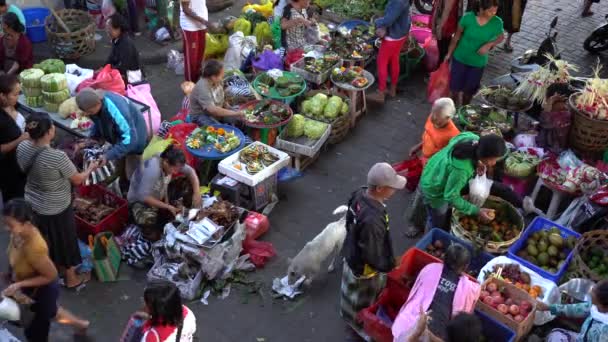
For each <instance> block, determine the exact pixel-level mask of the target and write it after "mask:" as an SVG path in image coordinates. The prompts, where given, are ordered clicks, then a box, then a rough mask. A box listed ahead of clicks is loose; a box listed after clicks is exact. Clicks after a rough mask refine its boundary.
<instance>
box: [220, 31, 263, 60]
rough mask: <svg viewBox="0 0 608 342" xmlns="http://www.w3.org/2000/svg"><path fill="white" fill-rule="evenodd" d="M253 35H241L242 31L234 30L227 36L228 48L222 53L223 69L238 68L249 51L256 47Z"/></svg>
mask: <svg viewBox="0 0 608 342" xmlns="http://www.w3.org/2000/svg"><path fill="white" fill-rule="evenodd" d="M257 45H258V43H257V39H256V38H255V36H247V37H245V36H244V35H243V32H241V31H236V32H235V33H233V34H232V35H231V36H230V38H228V50H226V54H225V55H224V69H226V70H239V69H240V68H241V65H242V64H243V61H244V60H245V59H246V58H247V56H249V54H250V53H251V51H254V50H255V49H256V47H257Z"/></svg>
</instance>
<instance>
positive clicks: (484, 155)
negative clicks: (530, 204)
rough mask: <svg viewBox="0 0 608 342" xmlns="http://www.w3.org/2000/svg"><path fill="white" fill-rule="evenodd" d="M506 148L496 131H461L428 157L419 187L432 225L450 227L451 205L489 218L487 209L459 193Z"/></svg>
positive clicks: (488, 219) (489, 213)
mask: <svg viewBox="0 0 608 342" xmlns="http://www.w3.org/2000/svg"><path fill="white" fill-rule="evenodd" d="M505 152H506V145H505V141H504V140H503V139H502V138H501V137H499V136H497V135H494V134H490V135H485V136H482V137H481V138H480V137H479V136H477V135H475V134H473V133H470V132H464V133H461V134H459V135H457V136H455V137H454V138H452V140H450V143H449V144H448V146H446V147H445V148H443V149H442V150H441V151H439V152H437V153H436V154H435V155H434V156H432V157H431V159H429V161H428V162H427V164H426V166H425V167H424V170H423V171H422V177H421V179H420V188H421V190H422V195H423V197H424V203H425V204H426V206H427V210H428V212H429V215H430V218H431V224H432V227H433V228H442V229H444V230H449V228H450V213H451V209H452V208H456V209H457V210H458V211H460V212H462V213H464V214H465V215H478V216H479V217H480V218H481V219H482V220H485V221H490V220H491V219H492V217H491V216H492V214H491V212H492V211H491V210H490V209H485V208H479V207H477V206H475V205H473V204H472V203H470V202H469V201H467V200H465V199H464V198H463V197H462V194H461V193H462V190H463V189H464V188H465V187H466V186H467V185H468V183H469V180H470V179H471V178H472V177H473V175H474V174H475V172H476V170H477V171H478V172H479V173H480V174H482V173H483V172H484V171H485V169H486V168H488V167H493V166H494V165H496V161H497V160H498V159H500V158H501V157H502V156H503V155H504V154H505ZM519 207H521V205H520V206H519Z"/></svg>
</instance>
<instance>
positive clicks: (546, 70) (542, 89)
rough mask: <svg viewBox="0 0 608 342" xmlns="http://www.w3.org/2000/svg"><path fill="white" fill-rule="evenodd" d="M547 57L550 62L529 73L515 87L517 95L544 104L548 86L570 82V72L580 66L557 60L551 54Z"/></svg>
mask: <svg viewBox="0 0 608 342" xmlns="http://www.w3.org/2000/svg"><path fill="white" fill-rule="evenodd" d="M547 57H548V58H549V61H550V63H548V64H547V65H544V66H541V67H540V68H539V69H538V70H535V71H533V72H531V73H529V74H528V77H527V78H526V80H525V81H523V82H522V83H521V84H520V85H519V86H518V87H517V88H516V89H515V91H514V93H515V94H516V95H520V96H523V97H524V98H526V99H529V100H530V101H533V102H537V103H540V104H541V105H543V104H544V103H545V100H546V99H545V94H546V93H547V88H549V86H550V85H552V84H554V83H568V82H570V72H571V71H577V70H578V68H577V67H576V66H575V65H574V64H571V63H568V62H566V61H564V60H556V59H554V58H553V56H551V55H547Z"/></svg>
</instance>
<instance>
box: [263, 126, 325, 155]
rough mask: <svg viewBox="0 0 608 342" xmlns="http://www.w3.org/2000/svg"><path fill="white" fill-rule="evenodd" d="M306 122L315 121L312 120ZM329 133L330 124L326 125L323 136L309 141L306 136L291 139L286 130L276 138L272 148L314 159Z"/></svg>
mask: <svg viewBox="0 0 608 342" xmlns="http://www.w3.org/2000/svg"><path fill="white" fill-rule="evenodd" d="M307 120H312V121H317V120H314V119H307ZM317 122H319V121H317ZM330 133H331V125H330V124H327V128H326V129H325V132H324V133H323V135H321V137H320V138H319V139H316V140H312V139H309V138H307V137H306V136H301V137H298V138H291V137H289V136H288V134H289V132H288V130H287V129H284V130H283V131H282V132H281V134H279V136H278V137H277V140H276V142H275V145H274V147H276V148H278V149H279V150H282V151H285V152H291V153H294V154H297V155H301V156H306V157H314V156H315V155H317V153H318V152H319V151H320V150H321V147H323V145H324V144H325V142H326V141H327V139H328V138H329V134H330Z"/></svg>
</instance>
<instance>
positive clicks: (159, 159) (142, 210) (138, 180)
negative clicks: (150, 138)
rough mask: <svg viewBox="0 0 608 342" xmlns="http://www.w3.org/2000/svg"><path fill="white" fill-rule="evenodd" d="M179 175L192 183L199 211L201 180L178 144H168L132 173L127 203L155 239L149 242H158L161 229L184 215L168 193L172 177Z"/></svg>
mask: <svg viewBox="0 0 608 342" xmlns="http://www.w3.org/2000/svg"><path fill="white" fill-rule="evenodd" d="M178 173H181V174H183V175H184V176H185V177H187V178H188V180H189V182H190V185H191V187H192V193H193V195H192V207H193V208H200V206H201V194H200V190H199V189H200V185H199V181H198V177H197V175H196V172H195V171H194V169H193V168H191V167H190V166H189V165H187V164H186V157H185V155H184V152H183V151H182V150H180V149H179V148H178V147H176V146H175V145H169V147H167V149H165V150H164V151H163V152H162V153H160V154H159V155H156V156H154V157H152V158H150V159H148V160H146V161H144V162H143V163H141V164H140V166H139V167H138V168H137V169H136V170H135V172H134V173H133V180H132V181H131V184H130V187H129V192H128V194H127V200H128V201H129V205H130V210H131V213H132V216H133V219H134V221H135V224H137V225H138V226H139V227H140V228H141V229H142V230H143V231H144V232H145V233H146V232H147V234H146V235H147V236H152V237H147V238H148V239H149V240H156V239H157V238H158V237H159V236H158V234H159V232H162V227H164V225H165V224H166V223H167V222H169V221H170V220H172V219H173V217H174V216H175V215H177V214H179V213H180V212H181V208H177V207H176V206H173V205H172V204H171V203H169V198H168V197H169V196H168V191H167V189H168V186H169V183H170V182H171V180H172V179H173V176H174V175H176V174H178ZM154 235H156V236H154Z"/></svg>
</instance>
